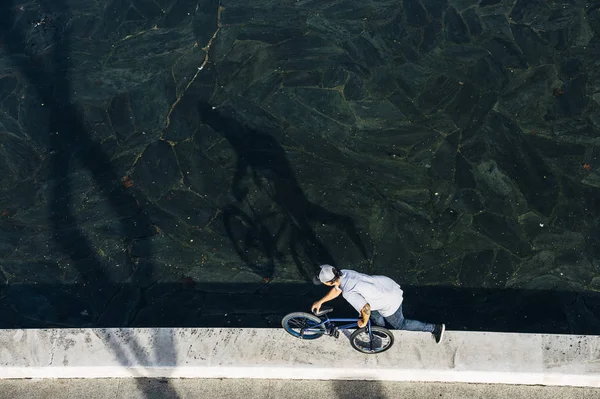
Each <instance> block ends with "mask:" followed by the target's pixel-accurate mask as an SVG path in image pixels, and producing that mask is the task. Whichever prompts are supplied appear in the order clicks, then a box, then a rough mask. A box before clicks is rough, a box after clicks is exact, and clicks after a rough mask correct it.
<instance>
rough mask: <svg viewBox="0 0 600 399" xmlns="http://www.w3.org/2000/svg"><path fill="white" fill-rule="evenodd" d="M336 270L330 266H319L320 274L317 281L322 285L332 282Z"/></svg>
mask: <svg viewBox="0 0 600 399" xmlns="http://www.w3.org/2000/svg"><path fill="white" fill-rule="evenodd" d="M335 271H336V268H335V267H333V266H331V265H321V272H320V273H319V280H321V282H322V283H326V282H328V281H331V280H333V279H334V278H335V277H336V274H335Z"/></svg>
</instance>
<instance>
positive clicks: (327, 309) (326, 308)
mask: <svg viewBox="0 0 600 399" xmlns="http://www.w3.org/2000/svg"><path fill="white" fill-rule="evenodd" d="M331 311H333V308H332V307H329V306H321V309H319V311H318V312H316V313H315V316H323V315H325V314H327V313H329V312H331Z"/></svg>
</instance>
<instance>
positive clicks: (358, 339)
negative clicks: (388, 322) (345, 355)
mask: <svg viewBox="0 0 600 399" xmlns="http://www.w3.org/2000/svg"><path fill="white" fill-rule="evenodd" d="M371 333H372V335H373V342H372V343H371V338H370V337H369V331H368V330H367V328H366V327H363V328H359V329H358V330H356V331H354V332H353V333H352V335H351V336H350V344H351V345H352V347H353V348H354V349H356V350H357V351H359V352H361V353H366V354H369V355H370V354H374V353H381V352H385V351H386V350H388V349H390V348H391V347H392V345H394V335H393V334H392V332H391V331H390V330H388V329H387V328H383V327H379V326H371Z"/></svg>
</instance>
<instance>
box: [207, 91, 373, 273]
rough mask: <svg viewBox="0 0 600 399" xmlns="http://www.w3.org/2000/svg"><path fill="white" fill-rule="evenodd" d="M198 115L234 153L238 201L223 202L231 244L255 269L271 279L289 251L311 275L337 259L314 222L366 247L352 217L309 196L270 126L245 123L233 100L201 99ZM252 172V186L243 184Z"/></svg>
mask: <svg viewBox="0 0 600 399" xmlns="http://www.w3.org/2000/svg"><path fill="white" fill-rule="evenodd" d="M198 111H199V115H200V120H201V121H202V122H203V123H204V124H206V125H208V126H210V127H211V128H212V129H213V130H215V131H216V132H218V133H220V134H221V135H223V137H224V138H225V139H226V140H227V141H228V142H229V144H230V145H231V147H232V148H233V150H234V151H235V153H236V156H237V164H236V167H235V173H234V177H233V182H232V192H233V195H234V196H235V199H236V201H235V202H234V203H231V204H228V205H226V206H224V207H223V208H222V210H221V211H222V212H221V218H222V222H223V225H224V227H225V230H226V233H227V236H228V237H229V240H230V241H231V244H232V246H233V248H234V249H235V251H236V252H237V254H238V255H239V256H240V258H241V259H242V260H243V261H244V263H245V264H246V265H247V266H248V267H249V268H251V269H252V271H254V272H255V273H257V274H259V275H261V276H263V277H264V278H265V281H269V280H271V279H272V278H273V277H274V276H275V275H276V273H277V265H278V264H283V263H284V262H285V260H286V259H287V258H288V256H290V257H291V258H292V260H293V262H294V264H295V265H296V267H297V269H298V271H299V273H300V274H301V275H302V276H303V277H304V278H305V279H306V280H307V281H312V278H313V276H314V274H315V271H316V270H317V267H318V265H320V264H323V263H329V264H332V265H335V264H336V260H335V257H334V256H333V255H332V254H331V252H330V251H329V249H328V248H327V246H326V245H325V244H324V243H323V241H322V240H321V239H319V237H318V236H317V233H316V232H315V230H314V228H313V225H316V224H320V225H322V226H333V227H334V228H336V229H338V230H341V231H342V232H343V233H344V234H346V235H347V236H348V237H349V238H350V240H351V241H352V243H353V244H354V245H355V246H356V248H357V249H358V250H359V251H360V253H361V255H362V256H363V257H364V258H365V259H366V258H368V255H367V250H366V248H365V246H364V244H363V242H362V240H361V238H360V236H359V234H358V231H357V228H356V225H355V223H354V221H353V220H352V218H350V217H349V216H346V215H341V214H337V213H334V212H331V211H329V210H327V209H325V208H324V207H322V206H320V205H317V204H315V203H313V202H311V201H310V200H309V199H308V198H307V196H306V195H305V193H304V191H303V190H302V188H301V187H300V184H299V183H298V181H297V179H296V177H295V174H294V171H293V169H292V167H291V165H290V163H289V162H288V159H287V157H286V153H285V150H284V149H283V147H282V146H281V145H280V144H279V142H278V141H277V139H276V138H275V137H274V136H273V135H271V134H269V133H266V132H263V131H259V130H257V129H254V128H251V127H249V126H245V125H243V124H242V123H241V122H239V121H238V118H237V117H236V116H235V111H234V109H233V107H231V106H220V107H219V108H213V107H212V106H210V105H209V104H208V103H205V102H199V103H198ZM248 178H250V180H251V181H252V184H253V186H254V187H253V188H254V190H250V189H249V188H247V187H246V186H245V185H244V181H246V180H247V179H248Z"/></svg>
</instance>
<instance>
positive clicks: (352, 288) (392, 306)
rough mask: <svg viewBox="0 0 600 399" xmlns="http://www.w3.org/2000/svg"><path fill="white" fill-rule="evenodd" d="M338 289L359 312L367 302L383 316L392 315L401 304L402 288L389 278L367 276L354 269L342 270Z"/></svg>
mask: <svg viewBox="0 0 600 399" xmlns="http://www.w3.org/2000/svg"><path fill="white" fill-rule="evenodd" d="M341 272H342V277H341V280H340V287H339V289H340V290H342V296H343V297H344V299H346V300H347V301H348V302H349V303H350V305H352V307H353V308H354V309H356V310H357V311H358V312H359V313H360V311H361V309H362V308H363V307H364V306H365V305H366V304H367V303H368V304H369V305H370V306H371V310H376V311H378V312H379V313H380V314H381V315H382V316H383V317H387V316H391V315H393V314H394V313H395V312H396V310H398V308H399V307H400V305H401V304H402V290H401V289H400V286H399V285H398V284H397V283H396V282H395V281H394V280H392V279H391V278H389V277H385V276H369V275H368V274H362V273H359V272H355V271H354V270H342V271H341Z"/></svg>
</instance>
